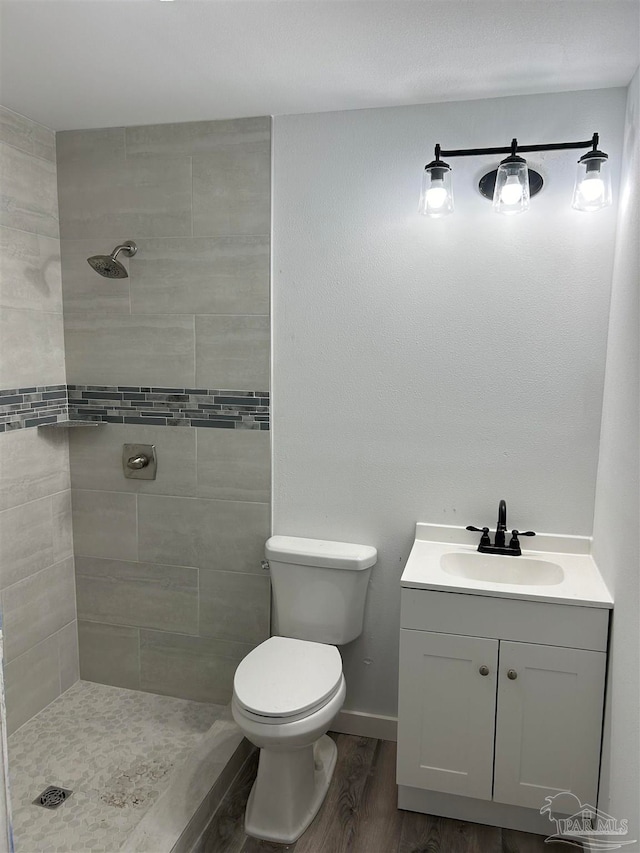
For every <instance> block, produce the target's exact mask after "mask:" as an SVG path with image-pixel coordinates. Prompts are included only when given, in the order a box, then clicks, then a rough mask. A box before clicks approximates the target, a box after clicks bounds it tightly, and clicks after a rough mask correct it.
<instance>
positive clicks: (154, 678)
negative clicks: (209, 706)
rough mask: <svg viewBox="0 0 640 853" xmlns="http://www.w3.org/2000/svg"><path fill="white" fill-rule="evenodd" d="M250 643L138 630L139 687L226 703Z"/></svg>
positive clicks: (202, 700)
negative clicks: (237, 669) (237, 670)
mask: <svg viewBox="0 0 640 853" xmlns="http://www.w3.org/2000/svg"><path fill="white" fill-rule="evenodd" d="M252 648H253V645H252V644H248V643H234V642H228V641H224V640H214V639H209V638H206V637H187V636H185V635H183V634H168V633H164V632H161V631H145V630H141V631H140V687H141V689H142V690H148V691H150V692H151V693H160V694H164V695H168V696H180V697H181V698H183V699H193V700H195V701H197V702H214V703H216V704H226V703H227V702H229V701H230V700H231V694H232V692H233V676H234V673H235V671H236V668H237V666H238V664H239V663H240V661H241V660H242V658H243V657H245V656H246V655H247V654H248V653H249V652H250V651H251V649H252Z"/></svg>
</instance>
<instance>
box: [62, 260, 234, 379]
mask: <svg viewBox="0 0 640 853" xmlns="http://www.w3.org/2000/svg"><path fill="white" fill-rule="evenodd" d="M96 277H97V276H96ZM65 341H66V358H67V380H68V381H69V382H70V383H76V384H80V383H82V384H85V385H165V386H176V385H178V386H181V387H185V386H193V384H194V381H195V375H194V349H195V335H194V324H193V317H192V316H189V315H168V314H157V315H155V314H145V315H136V316H130V315H127V316H118V317H114V316H104V315H102V314H99V313H91V314H89V313H87V314H82V315H79V314H71V315H69V316H68V317H67V318H66V319H65ZM247 387H249V386H247Z"/></svg>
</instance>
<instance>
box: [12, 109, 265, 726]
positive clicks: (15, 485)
mask: <svg viewBox="0 0 640 853" xmlns="http://www.w3.org/2000/svg"><path fill="white" fill-rule="evenodd" d="M1 119H2V122H1V125H0V128H1V133H2V136H1V139H2V195H3V198H2V206H1V208H0V222H1V225H2V236H1V240H2V243H1V251H2V284H1V285H0V305H1V323H2V329H1V334H2V349H1V352H0V356H1V358H0V377H1V381H0V387H1V392H0V431H1V432H2V433H3V434H2V435H0V478H1V479H0V500H1V504H0V506H1V512H0V530H1V533H0V548H1V554H0V556H1V564H2V569H1V573H0V581H1V586H2V613H3V620H4V624H3V633H4V667H5V679H6V700H7V715H8V726H7V727H8V731H9V734H11V733H12V732H14V731H15V730H17V729H18V728H19V727H20V726H22V725H23V724H25V723H26V722H27V721H28V720H30V719H31V718H33V717H34V715H36V714H37V713H38V712H39V711H41V710H42V709H44V708H45V707H47V706H48V705H49V703H51V702H52V701H53V700H55V699H56V697H57V696H59V695H60V694H62V693H64V691H66V690H67V689H68V688H70V687H71V686H72V685H73V684H74V683H75V682H77V681H78V679H79V678H80V679H83V680H85V681H90V682H99V683H101V684H103V685H111V686H113V687H116V688H126V689H133V690H141V691H146V692H149V693H154V694H161V695H165V696H170V697H176V698H179V699H182V700H191V701H195V702H201V703H214V704H218V705H223V704H226V703H227V702H228V701H229V700H230V698H231V690H232V679H233V673H234V671H235V668H236V666H237V664H238V662H239V661H240V660H241V659H242V658H243V657H244V655H246V654H247V652H248V651H249V650H251V649H252V648H253V647H254V646H255V645H257V644H258V643H260V642H261V641H262V640H263V639H265V638H266V637H267V636H268V634H269V608H270V594H269V579H268V575H267V573H266V572H264V571H263V570H262V568H261V558H262V556H263V548H264V541H265V539H266V538H267V536H268V532H269V525H270V505H269V501H270V470H269V465H270V463H269V350H270V331H269V328H270V327H269V276H270V273H269V263H270V257H269V256H270V249H269V245H270V243H269V233H270V206H271V200H270V146H271V120H270V118H268V117H266V118H255V119H242V120H232V121H212V122H195V123H188V124H173V125H158V126H145V127H127V128H124V127H120V128H107V129H104V130H78V131H65V132H62V133H58V134H57V135H54V134H53V132H51V131H48V130H47V129H46V128H43V127H41V126H40V125H37V124H35V123H34V122H31V121H29V120H28V119H25V118H23V117H21V116H18V115H16V114H15V113H12V112H10V111H9V110H3V111H2V113H1ZM58 223H59V224H58ZM124 240H134V241H135V242H136V244H137V246H138V252H137V254H136V255H135V257H133V258H131V259H130V260H125V261H124V263H125V265H126V266H127V268H128V272H129V277H128V278H126V279H115V280H113V279H106V278H102V277H101V276H99V275H98V274H97V273H96V272H95V271H94V270H92V269H91V268H90V266H89V265H88V264H87V262H86V259H87V257H89V256H90V255H95V254H108V253H109V252H111V251H112V249H113V247H114V246H116V245H117V244H119V243H121V242H122V241H124ZM63 324H64V330H63ZM70 419H71V420H73V421H78V420H82V421H86V422H88V425H87V426H80V427H75V428H73V429H70V428H66V427H60V426H55V425H53V422H63V421H67V420H70ZM47 422H48V423H47ZM38 424H40V425H39V426H38ZM45 424H46V425H45ZM89 424H90V425H89ZM126 443H134V444H147V445H154V446H155V451H156V455H157V461H158V466H157V476H156V479H155V480H139V479H128V478H125V476H124V473H123V462H122V455H123V445H124V444H126Z"/></svg>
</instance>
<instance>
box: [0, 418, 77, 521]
mask: <svg viewBox="0 0 640 853" xmlns="http://www.w3.org/2000/svg"><path fill="white" fill-rule="evenodd" d="M68 488H69V447H68V441H67V436H66V434H65V431H64V430H48V431H44V430H43V431H40V430H37V429H20V430H15V431H13V432H8V433H4V434H3V435H0V509H8V508H9V507H12V506H19V505H20V504H24V503H26V502H27V501H32V500H36V499H37V498H40V497H44V496H45V495H53V494H55V493H56V492H62V491H63V490H64V489H68Z"/></svg>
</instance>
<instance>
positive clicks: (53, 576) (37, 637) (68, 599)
mask: <svg viewBox="0 0 640 853" xmlns="http://www.w3.org/2000/svg"><path fill="white" fill-rule="evenodd" d="M2 614H3V630H4V631H6V636H5V641H4V657H5V660H6V661H11V660H13V659H14V658H16V657H18V656H19V655H22V654H24V653H25V652H27V651H29V649H31V648H33V647H34V646H35V645H37V644H38V643H40V642H42V641H43V640H45V639H46V638H47V637H49V636H51V635H52V634H54V633H55V632H56V631H58V630H59V629H60V628H62V627H63V626H64V625H67V624H68V623H69V622H73V620H74V619H75V618H76V600H75V579H74V569H73V558H71V557H69V558H68V559H66V560H63V561H62V562H61V563H56V564H55V565H53V566H50V567H49V568H47V569H43V570H42V571H41V572H38V573H37V574H35V575H32V576H31V577H29V578H27V579H26V580H23V581H20V582H19V583H16V584H13V586H10V587H8V588H7V589H5V590H3V592H2Z"/></svg>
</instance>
